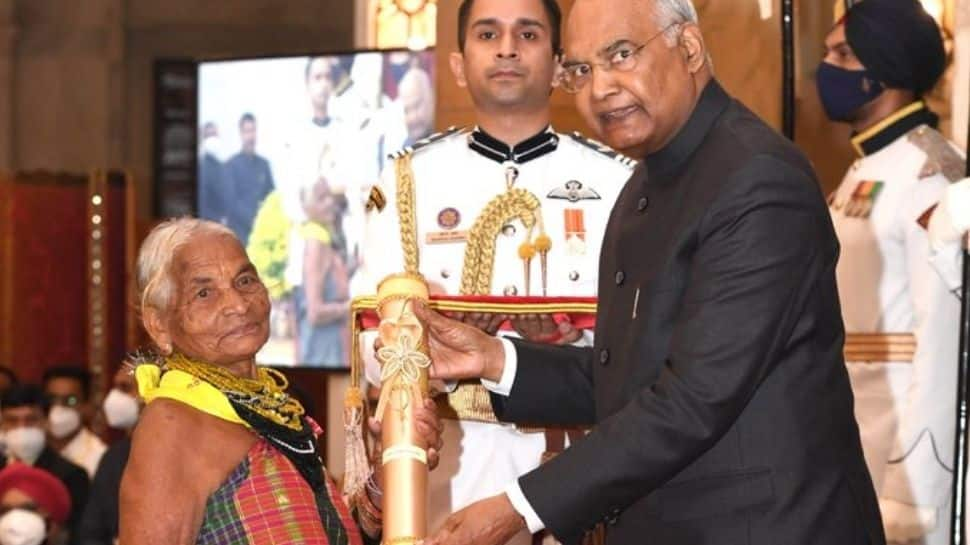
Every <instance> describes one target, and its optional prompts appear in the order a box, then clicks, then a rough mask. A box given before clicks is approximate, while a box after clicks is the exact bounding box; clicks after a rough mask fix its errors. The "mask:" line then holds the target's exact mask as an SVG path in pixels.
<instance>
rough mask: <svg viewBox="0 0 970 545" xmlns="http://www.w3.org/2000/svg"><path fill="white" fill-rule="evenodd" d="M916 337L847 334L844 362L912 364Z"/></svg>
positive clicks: (902, 334) (904, 334)
mask: <svg viewBox="0 0 970 545" xmlns="http://www.w3.org/2000/svg"><path fill="white" fill-rule="evenodd" d="M915 353H916V337H914V336H913V335H912V334H909V333H849V334H846V336H845V349H844V355H845V361H846V362H851V363H886V362H893V363H912V361H913V356H914V354H915Z"/></svg>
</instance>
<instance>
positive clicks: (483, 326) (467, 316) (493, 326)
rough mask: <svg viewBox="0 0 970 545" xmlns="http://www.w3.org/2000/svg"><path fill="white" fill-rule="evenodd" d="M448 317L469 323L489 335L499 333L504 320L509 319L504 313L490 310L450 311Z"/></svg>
mask: <svg viewBox="0 0 970 545" xmlns="http://www.w3.org/2000/svg"><path fill="white" fill-rule="evenodd" d="M448 317H449V318H451V319H453V320H457V321H459V322H461V323H463V324H468V325H470V326H472V327H474V328H475V329H480V330H482V331H484V332H485V333H488V334H489V335H495V334H496V333H498V329H499V327H501V326H502V322H504V321H505V320H508V319H509V317H508V316H506V315H504V314H492V313H489V312H449V313H448Z"/></svg>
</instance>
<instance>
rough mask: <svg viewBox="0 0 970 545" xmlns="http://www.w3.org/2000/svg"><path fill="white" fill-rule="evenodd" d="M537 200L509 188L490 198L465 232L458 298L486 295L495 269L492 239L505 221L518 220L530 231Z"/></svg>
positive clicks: (534, 219) (531, 195)
mask: <svg viewBox="0 0 970 545" xmlns="http://www.w3.org/2000/svg"><path fill="white" fill-rule="evenodd" d="M539 207H540V203H539V199H538V198H537V197H536V196H535V195H533V194H532V193H530V192H529V191H527V190H525V189H522V188H512V189H509V190H508V191H506V192H505V193H503V194H501V195H498V196H497V197H495V198H494V199H492V200H491V201H490V202H489V203H488V204H487V205H485V208H484V210H482V213H481V214H480V215H479V216H478V218H477V219H476V220H475V223H474V225H472V228H471V230H470V231H469V233H468V243H467V245H466V247H465V259H464V266H463V268H462V275H461V288H460V290H461V294H462V295H488V294H489V293H491V291H492V274H493V270H494V268H495V239H496V237H498V235H499V233H500V232H501V230H502V226H504V225H505V224H506V223H508V222H509V221H512V220H514V219H516V218H518V219H519V220H520V221H521V222H522V224H523V225H525V227H526V228H528V229H531V228H532V227H533V226H535V224H536V221H537V214H536V212H537V211H538V210H539Z"/></svg>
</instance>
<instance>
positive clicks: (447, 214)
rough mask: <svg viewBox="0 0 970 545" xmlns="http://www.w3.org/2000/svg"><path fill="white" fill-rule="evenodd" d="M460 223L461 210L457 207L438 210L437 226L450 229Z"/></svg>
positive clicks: (446, 229)
mask: <svg viewBox="0 0 970 545" xmlns="http://www.w3.org/2000/svg"><path fill="white" fill-rule="evenodd" d="M459 223H461V212H459V211H458V209H457V208H445V209H444V210H442V211H441V212H438V227H441V228H442V229H444V230H445V231H451V230H452V229H454V228H455V227H458V224H459Z"/></svg>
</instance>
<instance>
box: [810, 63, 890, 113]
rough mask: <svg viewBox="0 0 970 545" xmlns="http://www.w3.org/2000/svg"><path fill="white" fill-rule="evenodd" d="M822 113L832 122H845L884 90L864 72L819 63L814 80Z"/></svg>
mask: <svg viewBox="0 0 970 545" xmlns="http://www.w3.org/2000/svg"><path fill="white" fill-rule="evenodd" d="M815 82H816V84H817V85H818V96H819V98H820V99H821V101H822V107H823V108H825V114H826V115H828V117H829V119H831V120H832V121H849V120H851V119H852V114H854V113H855V112H856V111H858V110H859V108H862V107H863V106H865V105H866V104H868V103H870V102H872V101H873V100H875V99H876V97H878V96H879V95H881V94H882V92H883V91H884V90H885V87H883V85H882V84H881V83H879V82H878V81H876V80H875V79H873V78H872V77H870V76H869V72H868V71H866V70H846V69H845V68H840V67H838V66H835V65H833V64H829V63H827V62H823V63H822V64H820V65H819V67H818V73H817V75H816V79H815Z"/></svg>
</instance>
